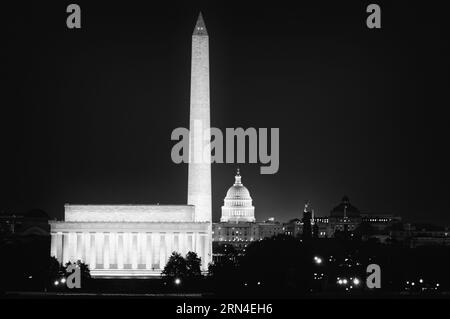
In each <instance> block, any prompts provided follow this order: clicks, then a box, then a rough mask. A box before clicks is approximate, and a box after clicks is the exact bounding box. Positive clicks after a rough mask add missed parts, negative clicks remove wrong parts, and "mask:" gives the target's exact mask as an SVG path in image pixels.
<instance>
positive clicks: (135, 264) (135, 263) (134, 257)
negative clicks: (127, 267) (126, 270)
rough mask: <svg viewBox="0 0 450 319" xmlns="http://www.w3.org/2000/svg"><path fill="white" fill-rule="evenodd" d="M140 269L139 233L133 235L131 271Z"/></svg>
mask: <svg viewBox="0 0 450 319" xmlns="http://www.w3.org/2000/svg"><path fill="white" fill-rule="evenodd" d="M137 267H138V250H137V233H131V269H137Z"/></svg>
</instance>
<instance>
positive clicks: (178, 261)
mask: <svg viewBox="0 0 450 319" xmlns="http://www.w3.org/2000/svg"><path fill="white" fill-rule="evenodd" d="M162 275H163V276H164V277H167V278H175V277H177V278H185V277H186V275H187V265H186V260H185V259H184V258H183V256H181V254H179V253H177V252H173V253H172V255H171V256H170V257H169V260H168V261H167V263H166V266H164V270H163V271H162Z"/></svg>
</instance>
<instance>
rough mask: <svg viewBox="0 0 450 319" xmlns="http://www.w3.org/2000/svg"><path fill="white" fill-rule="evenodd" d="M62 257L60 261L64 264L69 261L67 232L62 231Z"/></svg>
mask: <svg viewBox="0 0 450 319" xmlns="http://www.w3.org/2000/svg"><path fill="white" fill-rule="evenodd" d="M62 237H63V258H62V263H63V265H65V264H66V263H67V262H68V261H69V253H70V252H69V234H68V233H63V234H62Z"/></svg>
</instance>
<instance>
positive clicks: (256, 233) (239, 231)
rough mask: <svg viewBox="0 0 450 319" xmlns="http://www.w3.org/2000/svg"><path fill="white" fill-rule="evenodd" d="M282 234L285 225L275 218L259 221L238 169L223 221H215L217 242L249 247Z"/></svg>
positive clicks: (243, 247)
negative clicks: (250, 244)
mask: <svg viewBox="0 0 450 319" xmlns="http://www.w3.org/2000/svg"><path fill="white" fill-rule="evenodd" d="M282 233H284V228H283V225H282V224H281V223H279V222H276V221H275V220H274V219H273V218H270V219H268V220H266V221H264V222H256V220H255V207H254V206H253V200H252V197H251V196H250V192H249V190H248V189H247V187H245V186H244V184H243V183H242V176H241V174H240V171H239V169H238V170H237V172H236V175H235V176H234V184H233V185H232V186H231V187H230V188H229V189H228V191H227V194H226V196H225V199H224V204H223V206H222V215H221V217H220V223H213V241H214V243H215V244H216V245H232V246H233V247H235V248H237V249H245V247H247V245H248V244H249V243H250V242H253V241H257V240H261V239H263V238H270V237H272V236H274V235H277V234H282Z"/></svg>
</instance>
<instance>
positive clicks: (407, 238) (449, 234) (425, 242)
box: [390, 224, 450, 248]
mask: <svg viewBox="0 0 450 319" xmlns="http://www.w3.org/2000/svg"><path fill="white" fill-rule="evenodd" d="M390 237H391V238H392V240H394V241H395V242H402V243H404V244H405V245H408V246H409V247H411V248H415V247H420V246H450V229H449V228H448V227H442V226H434V225H429V224H415V225H412V224H404V225H401V229H395V230H392V231H391V232H390Z"/></svg>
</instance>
